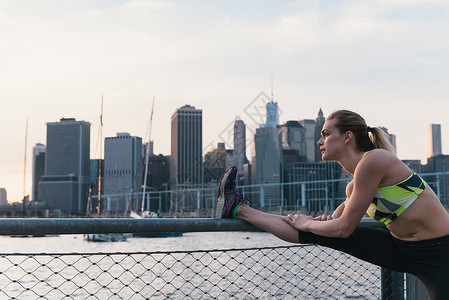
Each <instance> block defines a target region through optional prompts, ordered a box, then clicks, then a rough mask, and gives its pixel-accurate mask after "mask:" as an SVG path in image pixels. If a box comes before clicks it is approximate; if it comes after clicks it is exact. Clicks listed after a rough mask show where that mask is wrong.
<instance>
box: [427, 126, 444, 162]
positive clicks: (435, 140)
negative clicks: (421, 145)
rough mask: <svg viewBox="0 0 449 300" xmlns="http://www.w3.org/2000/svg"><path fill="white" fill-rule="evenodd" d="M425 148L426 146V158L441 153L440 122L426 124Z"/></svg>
mask: <svg viewBox="0 0 449 300" xmlns="http://www.w3.org/2000/svg"><path fill="white" fill-rule="evenodd" d="M426 148H427V158H430V157H433V156H438V155H441V154H442V149H441V148H442V147H441V125H440V124H427V126H426Z"/></svg>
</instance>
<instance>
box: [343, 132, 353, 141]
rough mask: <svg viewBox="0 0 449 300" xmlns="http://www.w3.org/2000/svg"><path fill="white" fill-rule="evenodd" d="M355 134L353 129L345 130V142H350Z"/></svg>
mask: <svg viewBox="0 0 449 300" xmlns="http://www.w3.org/2000/svg"><path fill="white" fill-rule="evenodd" d="M353 136H354V135H353V133H352V131H346V132H345V137H344V141H345V143H346V144H347V143H349V142H350V141H351V140H352V137H353Z"/></svg>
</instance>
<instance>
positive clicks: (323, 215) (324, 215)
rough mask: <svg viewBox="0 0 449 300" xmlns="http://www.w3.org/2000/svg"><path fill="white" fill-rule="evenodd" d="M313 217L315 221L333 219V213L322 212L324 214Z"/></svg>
mask: <svg viewBox="0 0 449 300" xmlns="http://www.w3.org/2000/svg"><path fill="white" fill-rule="evenodd" d="M313 219H314V220H315V221H329V220H332V219H333V218H332V215H326V214H322V215H319V216H317V217H315V218H313Z"/></svg>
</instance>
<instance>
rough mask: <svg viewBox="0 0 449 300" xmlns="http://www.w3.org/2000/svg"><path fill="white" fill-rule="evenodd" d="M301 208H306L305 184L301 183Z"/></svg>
mask: <svg viewBox="0 0 449 300" xmlns="http://www.w3.org/2000/svg"><path fill="white" fill-rule="evenodd" d="M301 200H302V201H301V206H302V207H306V184H305V183H301Z"/></svg>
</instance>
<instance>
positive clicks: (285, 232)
mask: <svg viewBox="0 0 449 300" xmlns="http://www.w3.org/2000/svg"><path fill="white" fill-rule="evenodd" d="M235 217H236V218H239V219H241V220H244V221H246V222H248V223H250V224H252V225H254V226H256V227H257V228H260V229H262V230H264V231H266V232H269V233H271V234H273V235H275V236H277V237H278V238H280V239H282V240H284V241H287V242H290V243H299V237H298V233H299V232H298V230H297V229H295V228H293V227H292V226H290V225H289V224H287V223H285V222H284V221H283V220H282V219H281V217H282V216H280V215H274V214H268V213H264V212H262V211H259V210H257V209H254V208H251V207H249V206H248V205H245V204H243V203H242V204H241V205H240V206H239V207H238V209H237V213H236V215H235Z"/></svg>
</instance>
